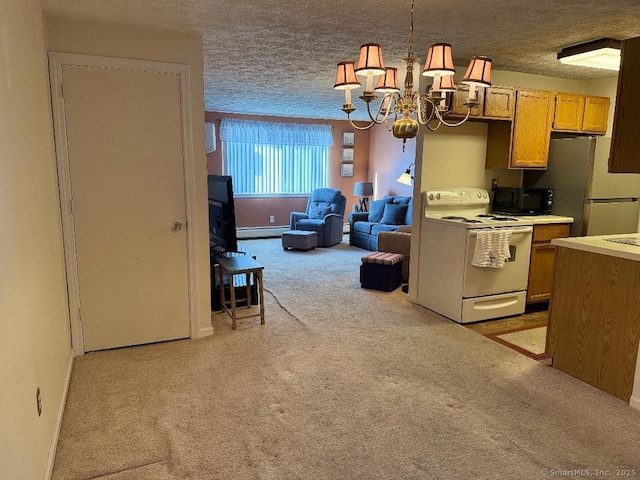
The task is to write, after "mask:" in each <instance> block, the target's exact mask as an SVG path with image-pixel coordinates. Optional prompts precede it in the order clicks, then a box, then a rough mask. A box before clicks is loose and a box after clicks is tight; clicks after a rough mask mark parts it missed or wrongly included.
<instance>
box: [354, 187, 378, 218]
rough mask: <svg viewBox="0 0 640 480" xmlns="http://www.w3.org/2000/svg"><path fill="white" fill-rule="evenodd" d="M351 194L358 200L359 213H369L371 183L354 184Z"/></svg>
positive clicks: (371, 191)
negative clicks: (357, 197)
mask: <svg viewBox="0 0 640 480" xmlns="http://www.w3.org/2000/svg"><path fill="white" fill-rule="evenodd" d="M353 194H354V195H355V196H359V197H361V198H360V209H359V210H358V211H360V212H368V211H369V198H368V197H370V196H371V195H373V183H371V182H356V183H355V185H354V187H353Z"/></svg>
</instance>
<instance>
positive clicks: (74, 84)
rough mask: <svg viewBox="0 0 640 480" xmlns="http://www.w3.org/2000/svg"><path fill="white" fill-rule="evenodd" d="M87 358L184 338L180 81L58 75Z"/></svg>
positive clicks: (82, 72) (79, 70)
mask: <svg viewBox="0 0 640 480" xmlns="http://www.w3.org/2000/svg"><path fill="white" fill-rule="evenodd" d="M62 83H63V92H64V93H63V97H64V100H63V101H64V121H65V125H66V137H67V138H66V141H67V150H68V163H69V176H70V190H71V195H72V198H73V225H74V229H75V230H74V232H75V237H74V240H75V250H76V261H77V280H78V290H79V299H80V316H81V320H82V334H83V341H84V351H92V350H100V349H107V348H114V347H122V346H127V345H136V344H143V343H150V342H157V341H163V340H171V339H177V338H185V337H188V336H189V291H188V262H187V240H186V227H183V228H182V229H180V230H175V229H174V223H175V222H179V223H180V224H183V225H186V223H187V222H186V213H185V212H186V209H185V190H184V188H185V187H184V165H183V143H182V142H183V136H182V120H181V91H180V86H179V77H178V75H171V74H163V73H153V72H143V71H133V70H126V69H110V68H96V67H92V66H75V65H64V66H63V68H62Z"/></svg>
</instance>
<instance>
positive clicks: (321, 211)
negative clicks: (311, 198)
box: [309, 207, 331, 220]
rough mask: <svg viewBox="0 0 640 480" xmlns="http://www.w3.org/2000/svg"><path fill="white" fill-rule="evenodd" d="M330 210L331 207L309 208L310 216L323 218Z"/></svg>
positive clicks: (317, 218) (318, 218)
mask: <svg viewBox="0 0 640 480" xmlns="http://www.w3.org/2000/svg"><path fill="white" fill-rule="evenodd" d="M330 211H331V208H330V207H311V208H309V218H313V219H316V220H322V219H323V218H324V217H325V216H326V215H328V214H329V212H330Z"/></svg>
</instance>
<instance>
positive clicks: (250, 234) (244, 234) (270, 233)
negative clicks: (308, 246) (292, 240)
mask: <svg viewBox="0 0 640 480" xmlns="http://www.w3.org/2000/svg"><path fill="white" fill-rule="evenodd" d="M287 230H289V225H280V226H277V227H243V228H238V229H237V230H236V236H237V237H238V239H241V238H272V237H279V236H280V235H282V232H286V231H287Z"/></svg>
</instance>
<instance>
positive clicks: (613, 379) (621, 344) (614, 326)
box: [547, 233, 640, 409]
mask: <svg viewBox="0 0 640 480" xmlns="http://www.w3.org/2000/svg"><path fill="white" fill-rule="evenodd" d="M552 244H554V245H556V246H557V247H558V251H557V257H556V268H555V277H554V287H553V295H552V298H551V302H550V308H549V328H548V330H547V353H549V354H550V355H551V356H552V357H553V363H552V365H553V367H554V368H557V369H558V370H561V371H563V372H565V373H567V374H569V375H571V376H573V377H576V378H578V379H580V380H582V381H584V382H586V383H589V384H591V385H593V386H594V387H596V388H599V389H600V390H604V391H605V392H608V393H610V394H611V395H614V396H616V397H618V398H620V399H622V400H624V401H626V402H630V404H631V406H634V407H635V408H639V409H640V378H638V377H640V376H639V375H637V373H638V372H636V370H638V371H640V368H637V367H636V364H637V361H638V342H639V340H640V233H636V234H625V235H600V236H591V237H572V238H558V239H554V240H552ZM634 375H635V377H636V379H635V388H634Z"/></svg>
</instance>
